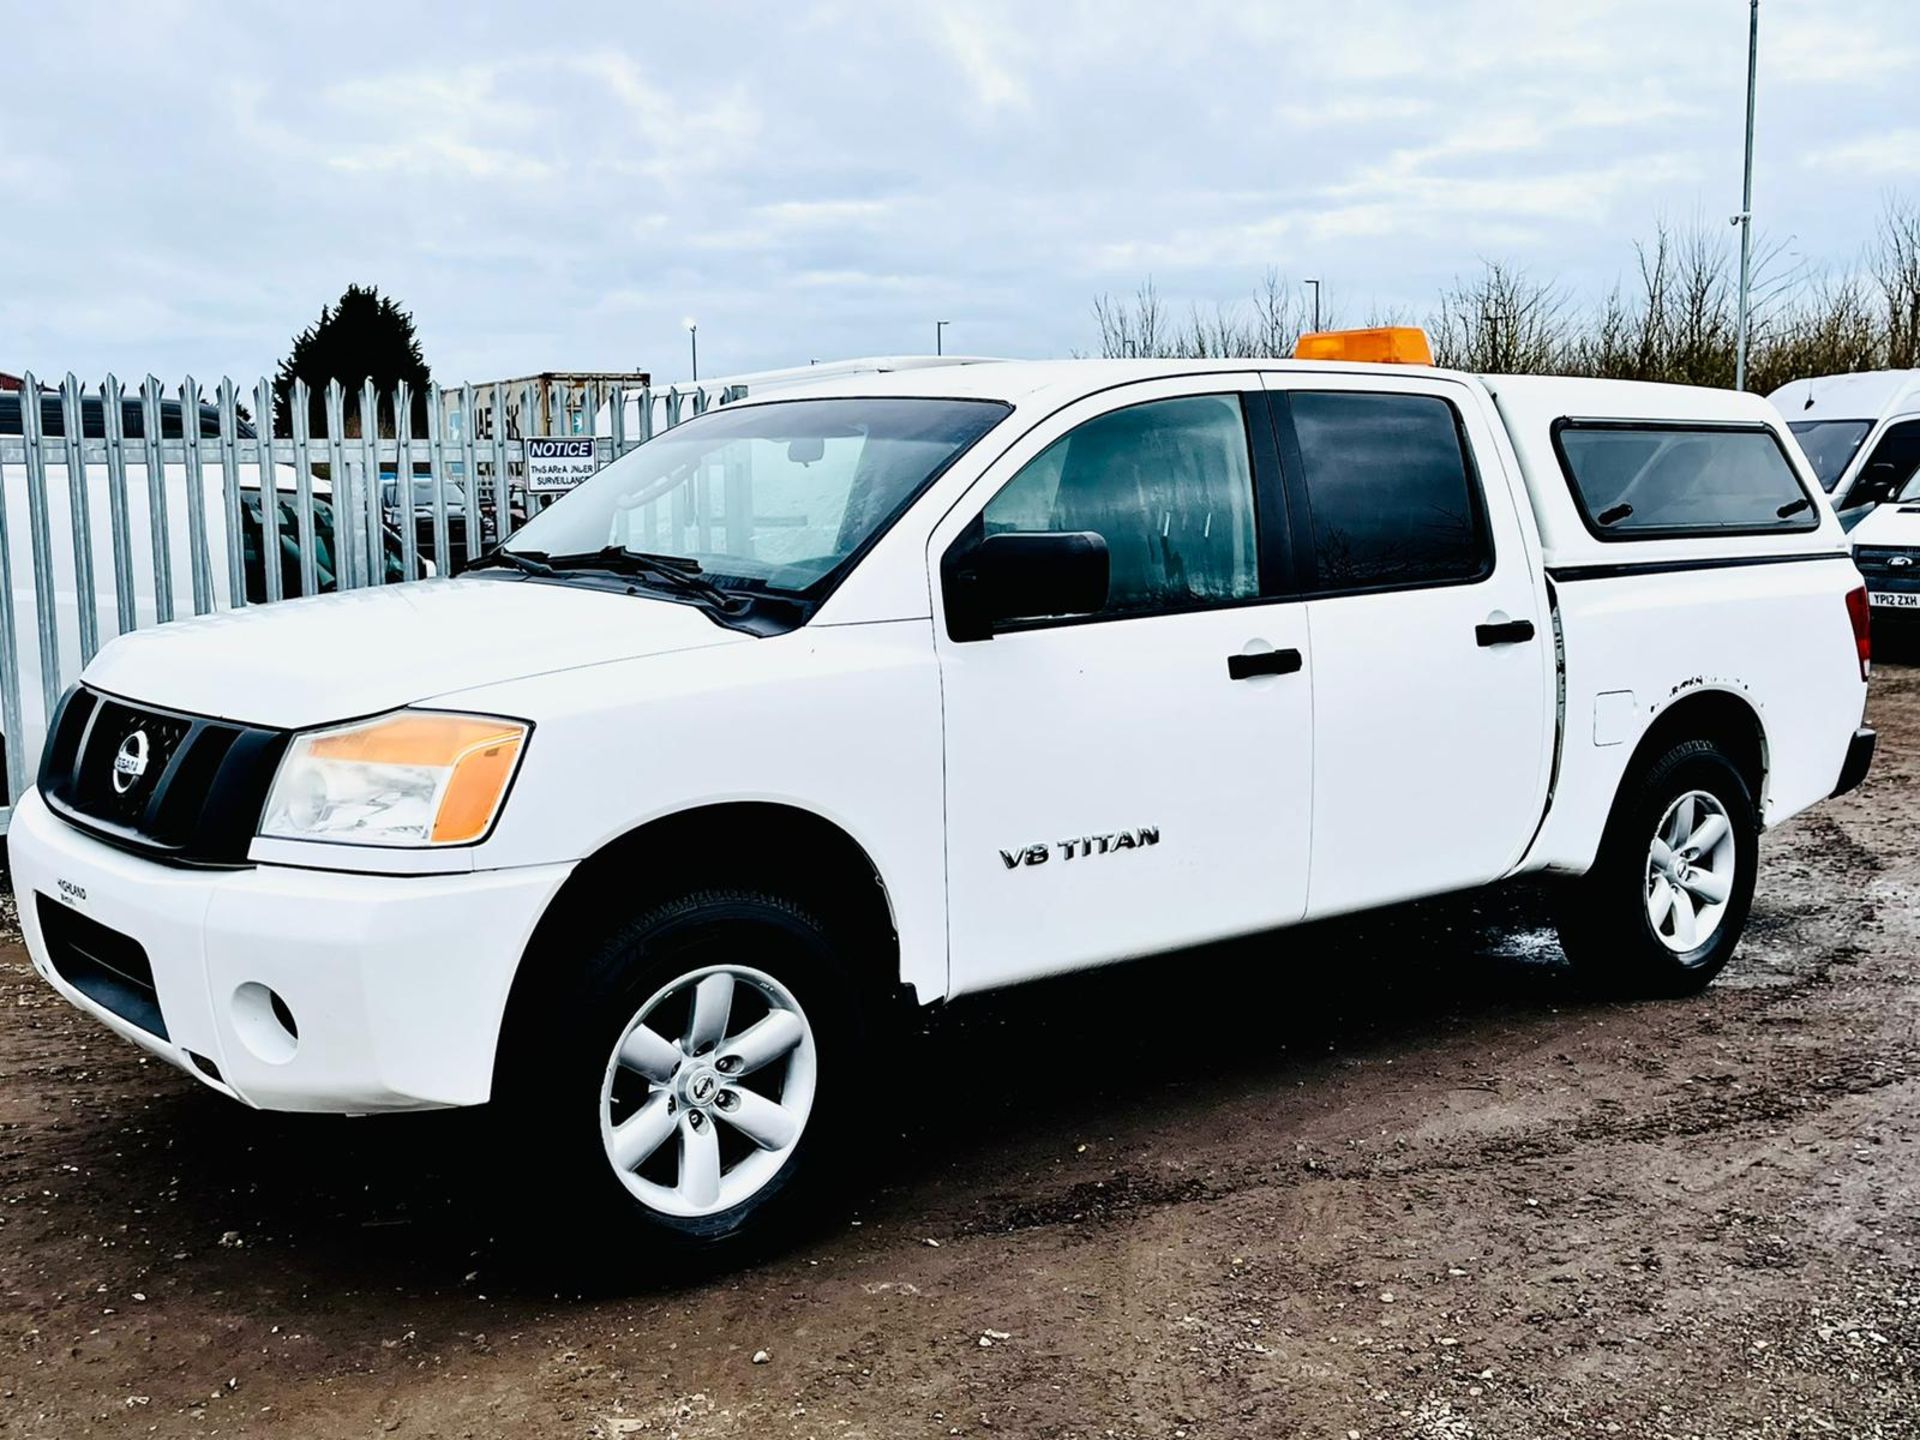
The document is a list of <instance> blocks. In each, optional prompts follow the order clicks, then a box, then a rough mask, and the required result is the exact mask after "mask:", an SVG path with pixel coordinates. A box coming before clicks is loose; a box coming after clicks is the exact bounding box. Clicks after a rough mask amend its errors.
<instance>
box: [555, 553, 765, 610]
mask: <svg viewBox="0 0 1920 1440" xmlns="http://www.w3.org/2000/svg"><path fill="white" fill-rule="evenodd" d="M548 558H549V563H550V567H551V569H552V570H605V571H607V572H608V573H609V574H613V575H630V576H634V577H636V578H639V579H645V580H652V581H655V582H657V583H658V584H660V585H662V586H663V587H664V588H666V589H668V590H675V591H678V592H679V593H681V594H683V595H691V596H695V597H697V598H699V599H701V600H704V601H706V602H707V603H708V604H710V605H712V606H714V607H715V608H716V609H718V610H721V611H724V612H727V613H732V612H734V611H736V610H741V609H744V608H746V605H747V603H748V602H747V598H746V597H745V596H744V595H736V594H734V593H733V592H732V591H730V590H726V589H724V588H722V587H721V586H719V585H716V584H714V583H713V582H712V581H711V580H703V579H701V578H700V562H699V561H698V560H690V559H688V558H687V557H686V556H684V555H656V554H654V553H652V552H651V551H647V550H629V549H627V548H626V546H624V545H607V546H604V547H603V548H601V549H599V550H588V551H583V552H582V553H580V554H578V555H554V556H551V557H548Z"/></svg>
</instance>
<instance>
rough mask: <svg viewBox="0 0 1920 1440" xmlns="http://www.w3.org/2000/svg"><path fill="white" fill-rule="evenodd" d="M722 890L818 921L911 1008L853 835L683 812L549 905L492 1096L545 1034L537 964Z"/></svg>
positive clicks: (739, 815)
mask: <svg viewBox="0 0 1920 1440" xmlns="http://www.w3.org/2000/svg"><path fill="white" fill-rule="evenodd" d="M717 885H724V886H726V887H727V888H730V889H731V888H749V889H757V890H761V891H764V892H766V893H768V894H771V895H778V896H781V897H783V898H785V899H787V900H789V901H791V902H792V903H794V904H796V905H798V906H800V907H801V908H803V909H805V910H807V911H808V912H810V913H811V914H814V915H817V916H819V917H820V919H821V921H822V922H823V923H824V924H825V925H826V926H827V927H828V928H829V930H830V931H831V932H832V934H833V935H834V937H835V939H836V941H837V942H838V943H839V944H841V945H842V946H844V947H845V948H846V949H847V951H848V956H847V959H848V962H849V970H850V971H851V972H852V973H853V974H855V975H856V976H857V977H859V980H860V983H861V984H862V985H863V986H867V987H871V993H872V994H873V995H874V996H875V997H877V998H882V999H886V1000H894V999H905V998H906V997H905V996H904V995H903V994H902V993H901V992H902V986H901V980H900V941H899V934H898V931H897V930H896V928H895V925H894V917H893V907H892V903H891V901H890V899H889V898H888V894H887V888H886V883H885V881H884V880H883V879H882V877H881V874H880V871H879V868H878V867H877V866H876V865H875V864H874V863H873V860H872V858H871V857H870V856H869V855H868V854H867V851H866V849H865V848H864V847H863V846H862V845H861V844H860V843H859V842H858V841H857V840H855V839H854V838H853V837H852V836H851V835H849V834H848V833H847V832H846V831H845V830H843V829H842V828H841V827H840V826H838V825H836V824H834V823H833V822H832V821H831V820H828V819H826V818H825V817H823V816H821V815H819V814H817V813H815V812H813V811H811V810H804V809H801V808H799V807H798V806H793V805H785V804H779V803H773V802H765V801H742V802H729V803H725V804H717V805H705V806H700V807H696V808H694V809H690V810H681V811H676V812H675V813H673V814H671V815H666V816H662V817H660V818H659V819H655V820H651V821H648V822H647V823H646V824H644V825H642V826H639V827H638V828H636V829H634V830H630V831H628V832H627V833H626V834H625V835H622V836H620V837H619V838H618V839H615V840H613V841H610V842H609V843H608V844H606V845H604V846H602V847H601V848H600V849H599V850H597V851H595V852H594V853H593V854H592V855H590V856H588V857H587V858H586V859H585V860H583V861H581V863H580V864H579V865H577V866H575V867H574V871H573V873H572V874H571V875H569V876H568V877H567V880H566V883H565V884H563V885H562V886H561V887H560V889H559V890H558V892H556V893H555V895H554V896H553V898H552V899H551V900H549V901H548V902H547V907H546V909H545V911H544V912H542V914H541V917H540V921H539V923H538V924H537V925H536V926H535V927H534V932H533V935H532V937H531V938H530V939H529V940H528V942H527V945H526V948H525V949H524V950H523V951H522V953H521V961H520V965H519V967H518V968H517V969H516V971H515V973H514V978H513V984H512V987H511V988H510V990H509V992H508V996H507V1003H506V1007H505V1010H504V1012H503V1017H502V1021H501V1027H500V1037H499V1042H498V1044H497V1046H496V1049H495V1055H494V1071H493V1073H494V1087H493V1088H494V1090H495V1091H496V1092H497V1091H498V1089H499V1080H500V1075H501V1067H502V1066H503V1065H504V1064H506V1063H508V1061H509V1060H510V1058H511V1056H512V1055H513V1054H514V1053H515V1051H516V1049H517V1048H518V1045H519V1041H520V1040H521V1039H522V1038H523V1036H524V1032H525V1027H527V1026H528V1025H530V1024H537V1023H538V1011H539V1004H538V999H539V996H540V994H541V993H542V992H543V990H544V989H545V988H547V982H548V980H549V977H548V976H546V975H545V974H543V973H542V969H541V966H540V965H539V963H537V957H539V956H542V955H553V954H557V953H564V952H565V951H567V950H569V949H571V950H576V951H579V950H584V949H588V948H591V947H592V946H594V945H596V944H598V943H600V942H601V941H602V940H603V939H604V938H605V937H606V936H607V934H609V933H610V932H611V931H612V930H613V929H615V928H617V927H618V926H619V925H620V924H621V923H623V922H624V921H625V920H627V919H628V918H630V917H631V916H632V915H633V914H634V913H635V912H637V911H639V910H642V909H645V908H647V907H648V906H649V905H650V904H653V903H657V902H659V901H663V900H670V899H673V898H674V897H676V896H679V895H684V894H687V893H690V892H693V891H697V890H706V889H712V888H714V887H715V886H717Z"/></svg>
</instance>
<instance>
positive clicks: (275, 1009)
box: [233, 980, 300, 1065]
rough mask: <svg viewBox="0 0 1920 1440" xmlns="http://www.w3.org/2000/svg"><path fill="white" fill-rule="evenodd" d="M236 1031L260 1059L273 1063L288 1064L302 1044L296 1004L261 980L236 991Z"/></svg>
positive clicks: (234, 1006) (234, 994)
mask: <svg viewBox="0 0 1920 1440" xmlns="http://www.w3.org/2000/svg"><path fill="white" fill-rule="evenodd" d="M233 1031H234V1034H235V1035H237V1036H239V1038H240V1043H241V1044H242V1045H245V1046H246V1047H247V1049H248V1050H249V1051H250V1052H251V1053H252V1054H253V1055H254V1057H255V1058H256V1059H260V1060H264V1061H266V1062H267V1064H269V1065H284V1064H286V1062H287V1061H289V1060H291V1059H292V1058H293V1054H294V1051H295V1050H297V1049H299V1048H300V1026H299V1024H298V1022H296V1021H295V1020H294V1018H293V1010H292V1007H290V1006H289V1005H288V1004H287V1002H286V1001H285V1000H283V999H281V998H280V996H279V995H278V994H276V993H275V992H274V991H272V990H270V989H268V988H267V987H266V986H265V985H262V984H260V982H259V981H257V980H249V981H248V982H247V983H246V984H244V985H242V986H241V987H240V988H239V989H237V990H235V991H234V992H233Z"/></svg>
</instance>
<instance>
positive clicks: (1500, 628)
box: [1473, 620, 1533, 645]
mask: <svg viewBox="0 0 1920 1440" xmlns="http://www.w3.org/2000/svg"><path fill="white" fill-rule="evenodd" d="M1473 638H1474V639H1475V640H1477V641H1478V642H1479V643H1480V644H1482V645H1518V644H1519V643H1520V642H1521V641H1523V640H1531V639H1532V638H1533V622H1532V621H1531V620H1507V621H1503V622H1501V623H1500V624H1498V625H1476V626H1474V627H1473Z"/></svg>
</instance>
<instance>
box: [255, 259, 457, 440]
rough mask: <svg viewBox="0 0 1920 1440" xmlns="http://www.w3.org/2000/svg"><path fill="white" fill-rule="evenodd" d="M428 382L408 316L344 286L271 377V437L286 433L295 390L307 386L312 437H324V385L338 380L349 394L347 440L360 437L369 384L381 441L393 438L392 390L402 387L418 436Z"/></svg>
mask: <svg viewBox="0 0 1920 1440" xmlns="http://www.w3.org/2000/svg"><path fill="white" fill-rule="evenodd" d="M430 378H431V372H429V371H428V369H427V362H426V357H425V356H423V355H422V354H421V353H420V339H419V337H418V336H417V335H416V334H415V333H414V328H413V316H412V315H411V314H409V313H408V312H407V311H405V310H402V309H401V308H400V307H399V306H398V305H396V304H395V303H394V302H393V301H392V300H390V299H389V298H387V297H386V296H385V295H382V294H381V293H380V292H379V291H378V290H377V289H375V288H373V287H372V286H360V285H349V286H348V287H347V289H346V293H345V294H344V295H342V296H341V297H340V300H339V303H338V304H335V305H322V306H321V307H320V318H319V319H318V320H316V321H315V322H314V323H313V324H311V325H309V326H308V327H307V328H306V329H304V330H302V331H301V332H300V333H299V334H298V335H296V336H294V337H293V350H292V353H291V354H289V355H288V356H287V358H286V359H285V360H282V361H281V362H280V367H279V369H277V370H276V371H275V372H274V376H273V395H274V400H273V424H274V429H275V431H276V432H277V433H278V434H280V435H287V434H289V433H291V428H292V404H291V398H292V394H293V382H294V381H295V380H304V381H306V382H307V390H308V395H309V403H308V416H307V420H308V425H309V427H310V431H311V433H312V434H315V435H321V434H324V433H325V432H326V425H327V420H326V415H327V382H328V381H329V380H338V381H339V382H340V384H341V386H342V388H343V389H344V390H345V391H346V395H345V397H344V398H345V411H344V413H345V419H346V433H347V434H348V435H358V434H360V433H361V424H360V387H361V385H362V384H363V383H364V382H365V381H367V380H368V379H371V380H372V381H373V386H374V389H375V390H376V391H378V392H379V395H380V405H379V412H380V413H379V415H378V416H377V417H376V421H375V423H376V424H377V425H378V427H379V433H381V434H384V435H391V434H393V433H394V430H395V427H394V420H393V387H394V385H395V383H396V382H397V381H400V380H405V381H406V382H407V384H408V385H409V386H411V387H412V392H413V393H412V404H411V407H410V408H411V409H412V411H413V426H414V433H415V434H416V435H418V434H423V433H425V426H426V415H427V384H428V381H429V380H430Z"/></svg>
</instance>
